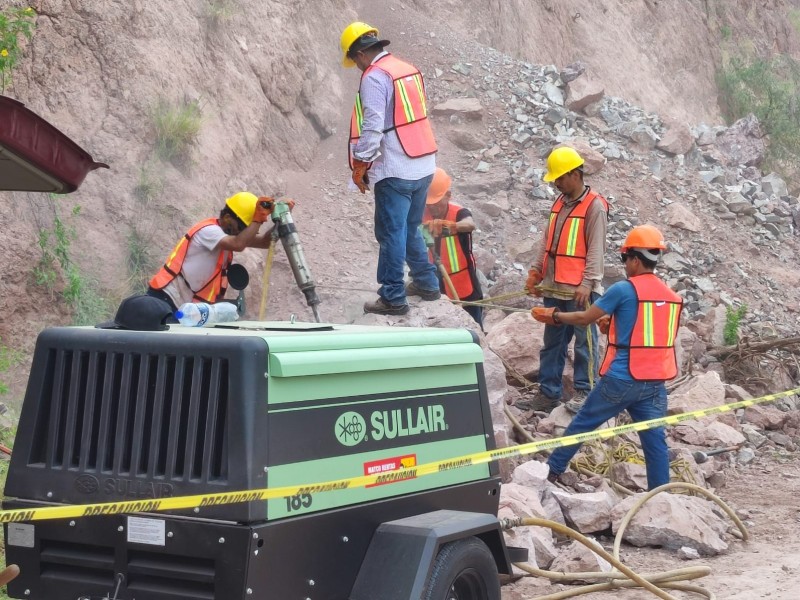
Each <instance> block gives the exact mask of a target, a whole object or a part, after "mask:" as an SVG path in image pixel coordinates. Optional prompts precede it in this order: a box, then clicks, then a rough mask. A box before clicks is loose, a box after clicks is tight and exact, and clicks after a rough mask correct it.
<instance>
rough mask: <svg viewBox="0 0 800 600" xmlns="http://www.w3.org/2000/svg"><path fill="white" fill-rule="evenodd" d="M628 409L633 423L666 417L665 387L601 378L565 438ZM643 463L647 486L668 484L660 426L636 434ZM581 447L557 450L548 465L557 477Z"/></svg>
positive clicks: (565, 433) (566, 432)
mask: <svg viewBox="0 0 800 600" xmlns="http://www.w3.org/2000/svg"><path fill="white" fill-rule="evenodd" d="M623 410H627V411H628V414H630V416H631V418H632V419H633V421H634V422H635V423H638V422H639V421H647V420H649V419H659V418H661V417H664V416H665V415H666V414H667V388H666V387H664V382H662V381H657V382H652V381H625V380H623V379H616V378H614V377H607V376H606V377H603V378H602V379H600V382H599V383H598V384H597V385H596V386H595V388H594V389H593V390H592V391H591V392H590V393H589V397H588V398H587V399H586V403H585V404H584V405H583V407H582V408H581V409H580V410H579V411H578V414H577V415H575V418H574V419H572V423H570V424H569V427H567V429H566V431H565V432H564V435H565V436H567V435H573V434H578V433H585V432H587V431H593V430H595V429H597V428H598V427H599V426H600V425H602V424H603V423H605V422H606V421H608V420H609V419H611V418H612V417H616V416H617V415H618V414H619V413H621V412H622V411H623ZM639 439H640V440H641V442H642V450H643V451H644V461H645V465H646V467H647V487H648V488H649V489H651V490H652V489H655V488H657V487H658V486H660V485H664V484H665V483H669V452H668V449H667V439H666V434H665V433H664V428H663V427H657V428H655V429H648V430H646V431H640V432H639ZM579 448H580V444H575V445H573V446H565V447H563V448H556V449H555V450H554V451H553V453H552V454H551V455H550V459H549V460H548V461H547V464H548V465H549V466H550V471H551V472H553V473H558V474H559V475H560V474H561V473H563V472H564V471H566V470H567V465H568V464H569V461H570V460H571V459H572V457H573V456H575V453H576V452H577V451H578V449H579Z"/></svg>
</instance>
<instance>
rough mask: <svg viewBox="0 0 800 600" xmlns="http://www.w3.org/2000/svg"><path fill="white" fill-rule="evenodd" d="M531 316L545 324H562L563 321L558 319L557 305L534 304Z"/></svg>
mask: <svg viewBox="0 0 800 600" xmlns="http://www.w3.org/2000/svg"><path fill="white" fill-rule="evenodd" d="M531 316H532V317H533V318H534V319H536V320H537V321H539V323H544V324H545V325H561V321H559V320H558V309H557V308H556V307H555V306H553V307H551V308H544V307H543V306H534V307H533V308H532V309H531Z"/></svg>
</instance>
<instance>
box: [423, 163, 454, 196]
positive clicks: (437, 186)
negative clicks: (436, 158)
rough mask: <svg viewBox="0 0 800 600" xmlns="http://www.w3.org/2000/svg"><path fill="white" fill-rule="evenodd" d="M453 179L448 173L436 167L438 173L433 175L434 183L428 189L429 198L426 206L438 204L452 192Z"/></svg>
mask: <svg viewBox="0 0 800 600" xmlns="http://www.w3.org/2000/svg"><path fill="white" fill-rule="evenodd" d="M452 183H453V179H452V178H451V177H450V175H448V174H447V171H445V170H444V169H442V168H440V167H436V172H435V173H434V174H433V181H431V185H430V187H429V188H428V197H427V199H426V200H425V204H436V203H437V202H439V201H440V200H441V199H442V198H444V195H445V194H446V193H447V192H448V191H449V190H450V185H451V184H452Z"/></svg>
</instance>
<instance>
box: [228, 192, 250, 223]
mask: <svg viewBox="0 0 800 600" xmlns="http://www.w3.org/2000/svg"><path fill="white" fill-rule="evenodd" d="M256 202H258V198H257V197H256V195H255V194H251V193H250V192H238V193H236V194H234V195H233V196H231V197H230V198H228V199H227V200H225V206H227V207H228V208H230V209H231V210H232V211H233V214H235V215H236V216H237V217H239V218H240V219H241V220H242V222H243V223H244V224H245V225H250V223H252V222H253V215H254V214H255V212H256Z"/></svg>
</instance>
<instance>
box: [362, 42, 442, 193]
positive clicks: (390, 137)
mask: <svg viewBox="0 0 800 600" xmlns="http://www.w3.org/2000/svg"><path fill="white" fill-rule="evenodd" d="M387 54H388V52H381V53H380V54H378V56H376V57H375V59H374V60H373V61H372V64H375V62H376V61H378V60H379V59H380V58H382V57H384V56H386V55H387ZM359 91H360V93H361V106H362V108H363V111H364V121H363V123H362V125H361V137H360V138H359V139H358V142H357V143H356V144H355V146H354V148H353V156H354V157H355V158H357V159H359V160H363V161H365V162H372V167H371V168H370V170H369V179H370V183H371V184H375V183H377V182H379V181H380V180H381V179H386V178H387V177H398V178H400V179H408V180H411V181H416V180H418V179H422V178H423V177H427V176H428V175H433V172H434V171H435V170H436V155H435V154H429V155H428V156H421V157H419V158H411V157H409V156H408V155H407V154H406V153H405V152H404V151H403V147H402V146H401V145H400V140H399V139H398V137H397V132H396V131H395V130H394V129H391V128H392V127H393V125H394V114H393V111H394V82H393V81H392V77H391V76H390V75H389V74H388V73H387V72H386V71H382V70H381V69H370V71H369V72H368V73H367V74H366V75H364V76H363V77H362V78H361V87H360V90H359ZM387 129H391V131H388V132H386V133H384V131H386V130H387Z"/></svg>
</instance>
